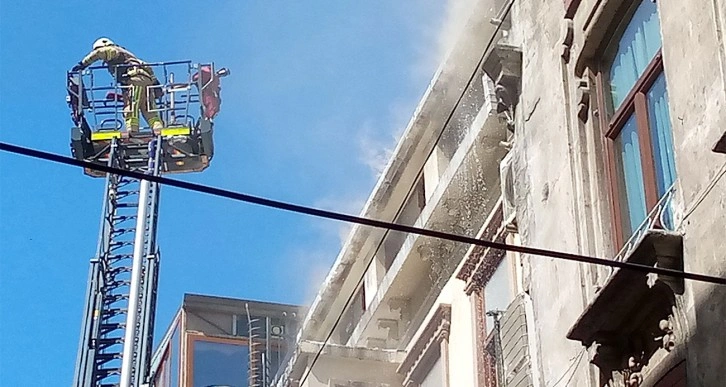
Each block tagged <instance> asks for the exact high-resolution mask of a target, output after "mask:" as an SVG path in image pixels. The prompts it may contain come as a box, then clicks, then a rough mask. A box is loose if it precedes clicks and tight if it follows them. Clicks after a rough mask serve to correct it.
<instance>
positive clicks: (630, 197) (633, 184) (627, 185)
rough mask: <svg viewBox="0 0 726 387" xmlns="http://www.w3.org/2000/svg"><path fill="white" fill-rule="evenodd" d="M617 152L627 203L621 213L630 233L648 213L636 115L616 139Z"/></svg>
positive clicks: (622, 190) (618, 168) (624, 197)
mask: <svg viewBox="0 0 726 387" xmlns="http://www.w3.org/2000/svg"><path fill="white" fill-rule="evenodd" d="M615 152H617V154H618V156H619V162H618V163H617V170H618V175H619V176H618V177H619V179H620V184H619V185H620V187H621V195H620V197H621V198H623V200H624V201H625V204H624V205H622V206H621V214H622V215H623V219H624V220H623V223H624V225H626V226H628V229H627V230H626V231H627V232H628V234H630V233H632V232H633V231H634V230H636V229H637V228H638V226H639V225H640V224H641V223H642V222H643V220H644V219H645V216H646V213H647V210H646V207H645V186H644V183H643V166H642V164H641V154H640V142H639V141H638V126H637V125H636V123H635V115H633V116H631V117H630V119H628V121H627V122H626V123H625V126H623V129H622V130H621V131H620V135H619V136H618V137H617V138H616V139H615Z"/></svg>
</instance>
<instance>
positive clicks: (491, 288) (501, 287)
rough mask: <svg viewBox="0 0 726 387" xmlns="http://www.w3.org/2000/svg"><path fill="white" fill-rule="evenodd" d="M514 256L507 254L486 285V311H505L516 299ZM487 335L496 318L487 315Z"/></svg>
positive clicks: (492, 327)
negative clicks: (513, 278)
mask: <svg viewBox="0 0 726 387" xmlns="http://www.w3.org/2000/svg"><path fill="white" fill-rule="evenodd" d="M512 268H513V266H512V258H510V257H509V256H505V257H504V259H502V262H501V263H500V264H499V267H497V270H495V271H494V273H493V274H492V277H491V278H490V279H489V281H488V282H487V283H486V285H485V286H484V307H485V308H486V310H485V312H489V311H495V310H499V311H502V312H503V311H505V310H507V307H508V306H509V304H510V303H511V302H512V300H514V286H513V285H514V281H512ZM486 326H487V335H488V334H489V333H490V332H491V331H492V329H494V318H493V317H491V316H487V323H486Z"/></svg>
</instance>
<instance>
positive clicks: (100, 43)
mask: <svg viewBox="0 0 726 387" xmlns="http://www.w3.org/2000/svg"><path fill="white" fill-rule="evenodd" d="M115 45H116V43H114V42H113V41H112V40H111V39H109V38H99V39H96V41H95V42H93V49H94V50H95V49H98V48H101V47H106V46H115Z"/></svg>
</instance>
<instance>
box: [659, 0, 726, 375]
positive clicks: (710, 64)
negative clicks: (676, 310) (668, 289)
mask: <svg viewBox="0 0 726 387" xmlns="http://www.w3.org/2000/svg"><path fill="white" fill-rule="evenodd" d="M658 5H659V11H660V15H661V30H662V33H663V56H664V58H663V61H664V68H665V74H666V82H667V85H668V96H669V99H670V101H669V104H670V114H671V122H672V126H673V139H674V146H675V152H676V170H677V174H678V179H679V181H680V183H679V186H678V190H679V195H678V196H677V199H678V203H677V209H678V210H679V212H680V213H682V216H686V218H685V220H684V221H683V223H682V225H681V231H682V232H683V233H684V261H685V262H684V263H685V270H687V271H693V272H698V273H706V274H710V275H715V276H719V277H722V278H723V277H726V259H724V258H726V257H725V255H726V241H725V240H724V235H725V234H726V176H723V173H724V168H726V156H725V155H723V154H716V153H713V152H711V151H710V149H711V147H712V146H713V144H714V143H715V142H716V140H717V139H718V138H719V137H720V136H721V134H723V132H724V130H726V45H724V32H725V31H724V28H725V27H726V24H725V23H726V22H725V20H724V17H725V16H726V1H724V0H700V1H693V2H683V1H677V0H659V2H658ZM719 176H720V177H719ZM716 179H719V180H716ZM714 182H715V185H713V186H712V187H711V185H712V184H713V183H714ZM704 195H705V196H704ZM701 200H702V201H701ZM683 302H684V307H685V312H686V318H687V323H686V324H687V327H686V328H687V331H686V332H682V333H681V335H680V338H681V339H683V338H686V339H687V340H688V343H687V348H688V350H687V358H688V359H687V374H688V384H689V385H694V386H716V385H721V384H722V383H723V378H724V376H726V370H724V367H723V365H724V364H726V340H723V339H722V337H723V334H724V333H726V288H725V287H723V286H713V285H708V284H705V283H702V282H694V281H686V292H685V295H684V299H683ZM716 337H719V339H715V338H716Z"/></svg>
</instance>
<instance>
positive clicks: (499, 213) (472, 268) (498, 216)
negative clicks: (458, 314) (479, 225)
mask: <svg viewBox="0 0 726 387" xmlns="http://www.w3.org/2000/svg"><path fill="white" fill-rule="evenodd" d="M503 219H504V213H503V209H502V205H501V203H500V204H499V205H497V207H495V208H494V210H493V213H492V215H491V219H490V220H489V222H487V224H486V225H485V226H484V231H483V232H482V233H481V236H480V237H479V239H482V240H488V241H491V240H497V239H499V240H503V235H501V234H503V228H502V222H503ZM488 254H491V251H490V249H488V248H486V247H482V246H476V247H474V249H473V250H472V251H471V253H470V254H469V256H468V257H466V260H465V261H464V264H463V265H462V267H461V269H460V270H459V272H458V273H456V278H458V279H460V280H462V281H465V282H466V284H467V288H470V287H471V288H472V289H467V294H471V291H473V289H474V288H475V287H476V286H477V285H481V284H476V283H472V282H476V281H472V280H473V277H474V276H475V274H477V273H478V272H481V271H482V262H484V261H486V260H487V255H488Z"/></svg>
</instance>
